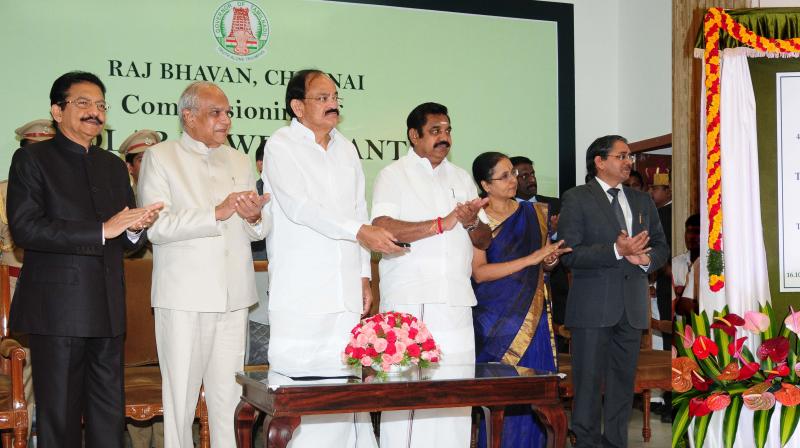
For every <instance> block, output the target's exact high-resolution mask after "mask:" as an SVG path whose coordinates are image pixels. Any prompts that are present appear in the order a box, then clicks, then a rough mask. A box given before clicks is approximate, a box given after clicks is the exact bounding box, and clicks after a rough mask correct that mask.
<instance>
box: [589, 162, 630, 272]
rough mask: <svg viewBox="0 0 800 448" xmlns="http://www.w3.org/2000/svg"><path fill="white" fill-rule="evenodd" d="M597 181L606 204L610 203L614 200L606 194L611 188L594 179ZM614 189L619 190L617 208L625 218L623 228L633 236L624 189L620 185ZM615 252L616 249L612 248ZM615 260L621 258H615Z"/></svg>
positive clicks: (628, 205)
mask: <svg viewBox="0 0 800 448" xmlns="http://www.w3.org/2000/svg"><path fill="white" fill-rule="evenodd" d="M595 179H597V183H598V184H600V187H601V188H602V189H603V191H605V193H606V197H607V198H608V202H609V203H611V202H612V201H613V200H614V196H611V194H610V193H609V192H608V189H609V188H612V187H611V185H609V184H607V183H605V182H603V181H602V179H600V178H599V177H595ZM614 188H619V193H617V198H619V206H620V207H622V215H623V216H625V227H627V231H628V235H630V236H633V233H631V229H632V226H633V212H631V206H630V204H628V198H627V197H625V189H624V188H622V185H615V186H614ZM614 250H616V248H614ZM617 258H622V257H620V256H617Z"/></svg>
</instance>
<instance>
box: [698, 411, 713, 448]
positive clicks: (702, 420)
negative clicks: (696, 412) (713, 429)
mask: <svg viewBox="0 0 800 448" xmlns="http://www.w3.org/2000/svg"><path fill="white" fill-rule="evenodd" d="M712 415H714V414H713V413H711V414H706V415H704V416H702V417H695V419H694V446H695V447H697V448H703V444H704V443H705V441H706V432H708V424H709V423H710V422H711V416H712Z"/></svg>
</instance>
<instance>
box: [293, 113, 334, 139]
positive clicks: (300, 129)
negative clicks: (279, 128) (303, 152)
mask: <svg viewBox="0 0 800 448" xmlns="http://www.w3.org/2000/svg"><path fill="white" fill-rule="evenodd" d="M289 128H290V129H291V130H292V132H293V133H294V134H295V135H297V136H299V137H300V138H301V139H303V140H310V141H312V142H314V143H316V142H317V137H316V135H314V131H312V130H311V129H309V128H307V127H306V126H305V125H304V124H303V123H300V121H299V120H298V119H297V118H292V122H291V123H290V124H289ZM328 135H329V136H330V137H331V143H333V141H334V140H335V139H336V136H337V135H339V131H337V130H336V128H333V129H331V132H329V133H328Z"/></svg>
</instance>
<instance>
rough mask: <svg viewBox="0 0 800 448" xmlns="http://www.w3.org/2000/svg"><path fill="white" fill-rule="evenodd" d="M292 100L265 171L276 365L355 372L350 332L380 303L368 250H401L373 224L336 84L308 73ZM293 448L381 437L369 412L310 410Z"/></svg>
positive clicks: (291, 370)
mask: <svg viewBox="0 0 800 448" xmlns="http://www.w3.org/2000/svg"><path fill="white" fill-rule="evenodd" d="M286 98H287V100H286V101H287V104H286V109H287V112H289V114H290V115H291V116H292V122H291V124H290V125H289V126H286V127H283V128H281V129H278V130H277V131H276V132H275V133H274V134H272V136H271V137H270V138H269V140H267V144H266V148H265V153H264V166H265V169H264V173H263V175H262V178H263V180H264V191H266V192H269V193H270V194H272V197H273V203H272V204H271V205H272V211H273V229H272V232H271V233H270V235H269V237H268V238H267V254H268V257H269V261H270V266H269V274H270V278H269V284H270V301H269V322H270V326H271V328H270V344H269V355H268V358H269V363H270V371H271V372H277V373H283V374H286V375H290V376H296V375H299V376H308V375H313V376H338V375H343V374H346V373H347V371H346V369H345V367H346V366H345V365H344V364H343V363H342V353H343V351H344V348H345V346H346V345H347V341H348V338H349V335H350V330H351V329H352V328H353V327H354V326H355V325H356V324H357V323H358V321H359V319H360V316H361V315H362V313H366V312H367V311H368V310H369V306H370V303H371V301H372V296H371V293H370V288H369V279H370V254H369V251H368V250H367V249H371V250H375V251H380V252H384V253H387V252H388V253H392V252H399V251H401V249H400V248H399V247H398V246H397V245H395V244H394V243H393V240H394V238H393V236H392V235H391V234H390V233H389V232H388V231H386V230H384V229H381V228H378V227H375V226H372V225H369V222H368V215H367V205H366V200H365V198H364V173H363V170H362V169H361V162H360V161H359V159H358V153H357V151H356V148H355V147H354V146H353V144H352V143H351V142H350V141H349V140H348V139H347V138H345V137H344V136H343V135H342V134H341V133H339V131H337V130H336V128H335V127H336V125H337V124H338V122H339V108H338V106H339V105H338V94H337V91H336V85H335V84H334V83H333V81H331V79H330V78H329V77H328V76H327V75H326V74H324V73H322V72H320V71H317V70H302V71H299V72H297V73H296V74H295V75H294V76H293V77H292V79H291V80H290V81H289V83H288V85H287V94H286ZM359 243H360V244H359ZM362 245H363V247H362ZM365 247H366V249H365ZM290 446H291V447H294V448H297V447H312V448H321V447H332V448H333V447H335V448H340V447H374V446H376V442H375V437H374V435H373V433H372V427H371V425H370V422H369V416H368V415H366V414H357V415H355V416H354V415H353V414H337V415H326V416H309V417H306V416H303V417H302V420H301V424H300V426H299V427H298V428H297V429H296V430H295V432H294V435H293V438H292V441H291V443H290Z"/></svg>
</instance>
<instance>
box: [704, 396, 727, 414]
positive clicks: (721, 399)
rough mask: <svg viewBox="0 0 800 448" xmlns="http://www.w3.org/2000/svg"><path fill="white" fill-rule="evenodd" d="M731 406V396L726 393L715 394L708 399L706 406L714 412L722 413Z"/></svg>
mask: <svg viewBox="0 0 800 448" xmlns="http://www.w3.org/2000/svg"><path fill="white" fill-rule="evenodd" d="M729 404H731V396H730V395H728V394H726V393H724V392H714V393H712V394H711V395H709V396H708V398H706V406H708V409H711V410H712V411H721V410H723V409H725V408H727V407H728V405H729Z"/></svg>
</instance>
